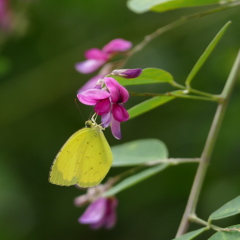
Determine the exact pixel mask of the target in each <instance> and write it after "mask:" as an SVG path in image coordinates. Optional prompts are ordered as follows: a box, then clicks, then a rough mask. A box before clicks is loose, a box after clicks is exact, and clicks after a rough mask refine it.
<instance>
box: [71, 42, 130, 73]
mask: <svg viewBox="0 0 240 240" xmlns="http://www.w3.org/2000/svg"><path fill="white" fill-rule="evenodd" d="M131 47H132V43H131V42H129V41H126V40H124V39H121V38H117V39H114V40H112V41H111V42H109V43H108V44H106V45H105V46H104V47H103V48H102V49H98V48H91V49H89V50H87V51H86V52H85V57H86V59H87V60H85V61H83V62H80V63H77V64H76V65H75V68H76V70H77V71H79V72H80V73H84V74H88V73H92V72H94V71H96V70H97V69H98V68H99V67H101V66H103V65H104V64H105V63H106V62H107V61H108V60H109V59H111V58H112V57H113V56H114V55H115V54H116V53H118V52H125V51H127V50H129V49H130V48H131Z"/></svg>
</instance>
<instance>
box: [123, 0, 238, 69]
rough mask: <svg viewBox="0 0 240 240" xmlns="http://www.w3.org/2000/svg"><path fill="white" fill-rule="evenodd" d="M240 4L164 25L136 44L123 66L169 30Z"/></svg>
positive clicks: (226, 5)
mask: <svg viewBox="0 0 240 240" xmlns="http://www.w3.org/2000/svg"><path fill="white" fill-rule="evenodd" d="M239 5H240V3H239V2H235V3H228V4H225V5H224V6H221V7H219V8H214V9H211V10H208V11H205V12H202V13H197V14H192V15H189V16H186V17H182V18H180V19H178V20H176V21H174V22H172V23H170V24H168V25H165V26H163V27H161V28H158V29H157V30H156V31H155V32H153V33H151V34H149V35H147V36H145V37H144V39H143V40H142V42H140V43H139V44H137V45H136V46H135V47H134V48H133V49H132V50H131V51H129V52H128V56H127V58H126V59H125V60H124V61H123V62H124V63H123V65H125V63H126V62H127V61H128V60H129V59H130V58H131V57H132V56H133V55H134V54H135V53H137V52H139V51H141V50H142V49H143V48H144V47H145V46H146V45H147V44H149V43H150V42H151V41H152V40H154V39H155V38H156V37H158V36H160V35H161V34H163V33H165V32H167V31H169V30H172V29H174V28H175V27H178V26H180V25H182V24H184V23H186V22H189V21H190V20H192V19H198V18H201V17H204V16H207V15H211V14H213V13H216V12H221V11H225V10H228V9H230V8H232V7H235V6H239Z"/></svg>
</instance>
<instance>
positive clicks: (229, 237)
mask: <svg viewBox="0 0 240 240" xmlns="http://www.w3.org/2000/svg"><path fill="white" fill-rule="evenodd" d="M228 228H238V229H239V228H240V224H238V225H234V226H231V227H228ZM239 239H240V232H238V231H234V230H231V231H229V232H227V231H221V232H217V233H215V234H214V235H212V236H211V237H210V238H209V239H208V240H239Z"/></svg>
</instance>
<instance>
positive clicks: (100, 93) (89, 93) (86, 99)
mask: <svg viewBox="0 0 240 240" xmlns="http://www.w3.org/2000/svg"><path fill="white" fill-rule="evenodd" d="M109 96H110V94H109V92H107V91H104V90H100V89H89V90H86V91H84V92H81V93H78V94H77V98H78V100H79V101H80V102H81V103H83V104H86V105H95V104H96V103H97V102H98V101H99V100H103V99H106V98H108V97H109Z"/></svg>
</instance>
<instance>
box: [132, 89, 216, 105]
mask: <svg viewBox="0 0 240 240" xmlns="http://www.w3.org/2000/svg"><path fill="white" fill-rule="evenodd" d="M129 93H130V94H131V96H138V97H158V96H172V97H177V98H187V99H194V100H203V101H211V102H219V98H213V97H212V98H210V97H201V96H194V95H186V94H177V93H175V92H167V93H136V92H132V91H129Z"/></svg>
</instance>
